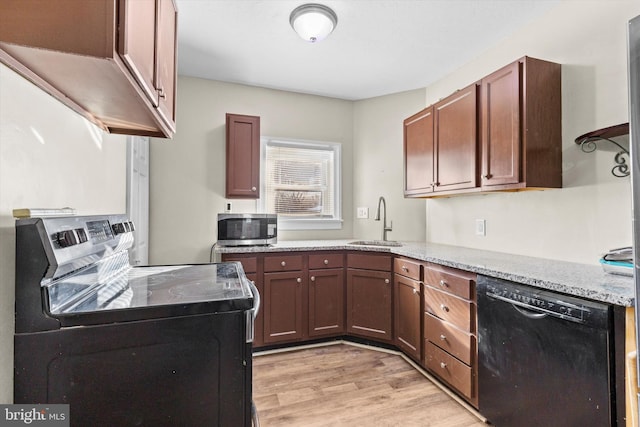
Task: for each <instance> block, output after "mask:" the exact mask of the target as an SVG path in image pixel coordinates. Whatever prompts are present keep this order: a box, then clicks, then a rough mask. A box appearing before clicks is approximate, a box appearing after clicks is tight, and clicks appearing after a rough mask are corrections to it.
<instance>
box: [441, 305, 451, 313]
mask: <svg viewBox="0 0 640 427" xmlns="http://www.w3.org/2000/svg"><path fill="white" fill-rule="evenodd" d="M440 308H441V309H442V311H444V312H446V313H448V312H449V307H447V306H446V305H444V304H440Z"/></svg>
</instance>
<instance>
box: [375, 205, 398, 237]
mask: <svg viewBox="0 0 640 427" xmlns="http://www.w3.org/2000/svg"><path fill="white" fill-rule="evenodd" d="M380 205H382V241H383V242H386V241H387V231H392V229H393V221H390V224H389V227H387V202H386V201H385V200H384V197H382V196H380V198H379V199H378V211H377V213H376V217H375V218H374V221H380Z"/></svg>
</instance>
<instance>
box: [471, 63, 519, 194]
mask: <svg viewBox="0 0 640 427" xmlns="http://www.w3.org/2000/svg"><path fill="white" fill-rule="evenodd" d="M520 73H521V71H520V63H519V62H514V63H513V64H511V65H508V66H506V67H504V68H502V69H500V70H498V71H496V72H494V73H492V74H490V75H489V76H487V77H485V78H484V79H482V88H481V92H482V95H481V97H482V102H481V107H480V108H481V110H482V124H481V126H482V131H481V138H482V187H491V186H494V185H502V184H517V183H519V182H520V156H521V146H520V145H521V143H520V141H521V139H520Z"/></svg>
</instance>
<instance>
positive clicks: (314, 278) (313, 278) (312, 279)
mask: <svg viewBox="0 0 640 427" xmlns="http://www.w3.org/2000/svg"><path fill="white" fill-rule="evenodd" d="M298 280H300V279H298ZM311 281H312V282H315V281H316V276H311Z"/></svg>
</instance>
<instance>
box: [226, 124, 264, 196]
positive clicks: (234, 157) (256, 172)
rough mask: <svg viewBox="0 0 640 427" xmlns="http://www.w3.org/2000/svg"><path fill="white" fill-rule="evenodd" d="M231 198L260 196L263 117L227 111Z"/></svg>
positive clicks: (229, 194) (228, 190)
mask: <svg viewBox="0 0 640 427" xmlns="http://www.w3.org/2000/svg"><path fill="white" fill-rule="evenodd" d="M226 128H227V145H226V149H227V185H226V197H227V198H229V199H232V198H235V199H258V198H260V117H257V116H245V115H241V114H229V113H227V120H226Z"/></svg>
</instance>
